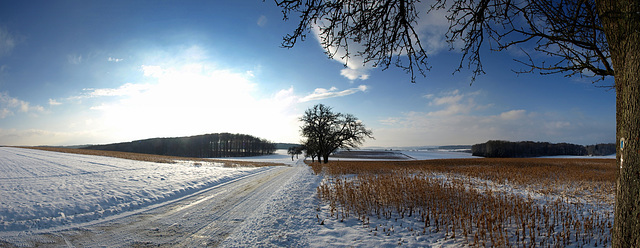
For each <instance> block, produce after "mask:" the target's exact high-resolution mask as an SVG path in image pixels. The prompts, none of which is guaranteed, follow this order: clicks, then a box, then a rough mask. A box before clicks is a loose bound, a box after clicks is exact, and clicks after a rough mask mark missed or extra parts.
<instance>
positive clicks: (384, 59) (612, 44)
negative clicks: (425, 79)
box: [275, 0, 640, 247]
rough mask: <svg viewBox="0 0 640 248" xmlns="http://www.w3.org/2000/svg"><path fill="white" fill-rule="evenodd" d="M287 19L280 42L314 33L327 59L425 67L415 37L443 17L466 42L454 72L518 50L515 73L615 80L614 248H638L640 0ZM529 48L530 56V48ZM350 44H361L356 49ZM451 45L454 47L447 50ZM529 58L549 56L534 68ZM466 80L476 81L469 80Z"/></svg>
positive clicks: (506, 0) (310, 10)
mask: <svg viewBox="0 0 640 248" xmlns="http://www.w3.org/2000/svg"><path fill="white" fill-rule="evenodd" d="M275 2H276V4H277V5H278V6H280V7H281V8H282V13H283V15H284V19H285V20H286V19H289V18H290V17H291V16H292V15H294V14H297V15H298V16H299V24H298V26H297V28H296V29H295V30H294V31H293V32H292V33H290V34H288V35H286V36H285V37H284V41H283V46H284V47H293V46H294V45H295V44H296V42H297V41H298V40H304V38H305V37H306V34H308V32H309V31H310V30H311V29H317V30H318V35H319V38H320V41H321V44H322V46H323V47H324V48H325V51H327V54H328V56H329V57H330V58H332V57H333V56H335V55H336V54H338V53H337V52H338V51H344V52H343V54H344V55H342V53H341V56H343V57H344V58H343V59H344V61H347V59H348V58H350V57H352V56H360V57H362V59H363V61H364V63H372V65H373V66H377V67H382V68H383V69H385V68H388V67H389V66H390V65H391V64H392V63H394V64H395V65H396V66H398V67H400V68H403V69H404V70H406V71H407V72H408V73H410V74H411V81H412V82H415V74H416V72H418V73H420V74H422V75H425V71H427V70H429V68H430V67H429V65H428V64H427V53H426V52H425V50H424V49H423V47H422V45H421V41H420V35H419V34H418V32H417V31H416V29H415V27H416V26H417V20H418V18H419V17H421V13H420V11H422V14H424V15H428V14H430V13H432V12H433V11H434V10H446V11H447V16H446V18H447V19H448V21H449V24H450V25H449V30H448V32H447V40H448V41H449V42H451V44H453V43H454V42H461V43H463V47H462V50H461V52H462V56H461V60H460V64H459V66H458V68H456V69H455V70H456V71H458V70H461V69H464V68H465V67H466V68H468V69H470V70H472V71H473V80H475V78H476V76H478V75H480V74H484V73H485V72H484V69H483V67H482V60H481V58H482V56H481V52H482V51H483V49H484V48H485V47H490V49H491V50H495V51H503V50H506V49H521V50H522V51H523V52H525V54H527V55H528V56H527V57H528V59H526V60H518V61H519V62H520V63H522V64H523V65H524V66H525V68H527V69H525V70H521V71H518V72H534V71H537V72H540V73H541V74H554V73H562V74H564V75H566V76H574V75H580V76H587V77H593V79H594V82H597V81H599V80H601V79H603V78H605V77H607V76H613V77H614V79H615V85H613V86H609V87H613V88H615V90H616V94H617V95H616V110H617V113H616V119H617V124H616V139H617V140H618V141H619V142H620V146H619V147H618V151H617V162H618V164H619V165H620V176H619V180H618V188H617V194H616V210H615V224H614V227H613V246H614V247H640V235H638V234H639V233H640V152H639V151H640V146H639V145H638V143H639V142H640V118H638V117H639V116H640V76H639V74H638V71H639V70H640V32H638V30H640V2H638V1H633V0H610V1H604V0H597V1H596V0H572V1H570V0H535V1H532V0H521V1H512V0H479V1H472V0H466V1H465V0H449V1H446V0H434V1H433V2H432V4H431V5H430V6H429V7H427V8H426V9H417V8H416V3H418V0H378V1H363V0H275ZM529 46H532V47H533V48H532V49H527V48H528V47H529ZM353 47H358V49H357V50H356V51H353V49H352V48H353ZM452 47H453V45H452ZM531 53H542V54H544V55H548V57H547V59H545V60H544V61H542V62H540V61H539V60H534V59H532V56H529V55H530V54H531ZM473 80H472V82H473Z"/></svg>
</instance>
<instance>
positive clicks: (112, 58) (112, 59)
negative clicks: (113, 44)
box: [107, 57, 124, 63]
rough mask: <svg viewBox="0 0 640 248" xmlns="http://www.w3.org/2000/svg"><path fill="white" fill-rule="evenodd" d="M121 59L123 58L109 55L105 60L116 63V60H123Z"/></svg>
mask: <svg viewBox="0 0 640 248" xmlns="http://www.w3.org/2000/svg"><path fill="white" fill-rule="evenodd" d="M123 60H124V59H119V58H114V57H109V58H107V61H109V62H116V63H118V62H120V61H123Z"/></svg>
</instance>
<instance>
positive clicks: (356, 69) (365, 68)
mask: <svg viewBox="0 0 640 248" xmlns="http://www.w3.org/2000/svg"><path fill="white" fill-rule="evenodd" d="M318 25H322V23H320V22H319V23H317V24H316V25H313V26H312V27H311V31H312V32H313V34H314V36H315V37H316V40H317V41H318V43H321V42H322V41H321V37H320V28H319V26H318ZM349 49H350V54H356V53H357V51H358V50H361V49H360V46H359V45H358V44H355V43H353V44H350V46H349ZM326 52H327V53H330V54H334V56H333V59H334V60H336V61H338V62H340V63H342V64H343V65H345V66H346V68H344V69H342V70H340V75H342V76H344V77H346V78H348V79H349V80H351V81H353V80H356V79H360V80H367V79H369V71H370V70H371V69H372V67H371V66H370V65H365V63H364V60H363V59H362V57H360V56H349V57H346V56H345V55H346V52H345V51H344V49H339V50H338V49H337V48H336V47H329V48H328V51H326Z"/></svg>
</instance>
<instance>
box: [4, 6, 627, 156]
mask: <svg viewBox="0 0 640 248" xmlns="http://www.w3.org/2000/svg"><path fill="white" fill-rule="evenodd" d="M296 24H297V23H296V20H295V18H294V19H292V20H290V21H288V22H284V21H283V20H282V13H281V12H280V9H279V8H278V7H276V6H275V4H274V3H273V2H272V1H266V2H263V1H260V0H255V1H253V0H251V1H250V0H243V1H0V145H75V144H89V143H92V144H97V143H112V142H122V141H131V140H136V139H144V138H152V137H174V136H185V135H197V134H203V133H215V132H232V133H246V134H251V135H255V136H258V137H262V138H266V139H269V140H271V141H274V142H299V141H300V140H301V137H300V136H299V126H300V123H299V122H298V118H299V117H300V116H301V115H302V114H303V113H304V111H305V110H306V109H307V108H309V107H311V106H313V105H315V104H318V103H323V104H326V105H328V106H331V107H333V109H334V110H335V111H337V112H343V113H351V114H354V115H355V116H357V117H358V118H360V119H361V120H362V121H363V122H364V123H365V125H366V126H367V127H368V128H370V129H372V130H373V135H374V137H375V138H376V139H375V140H369V141H367V142H366V143H365V144H364V146H384V147H390V146H422V145H448V144H474V143H480V142H484V141H487V140H490V139H503V140H512V141H518V140H533V141H549V142H571V143H577V144H595V143H603V142H607V143H608V142H613V141H614V140H615V91H613V90H605V89H602V88H596V87H595V86H594V85H593V84H592V83H591V81H590V78H581V77H572V78H566V77H563V76H562V75H550V76H541V75H539V74H538V73H534V74H520V75H517V74H515V73H514V72H513V71H512V70H520V69H523V68H522V66H521V65H519V64H518V63H516V62H514V61H513V58H523V57H522V54H520V53H518V52H511V51H507V52H502V53H495V52H494V53H492V52H489V51H488V50H486V51H484V53H483V56H484V57H483V64H484V67H485V71H486V72H487V73H486V74H485V75H481V76H479V77H478V78H477V80H476V81H475V82H473V84H472V85H470V83H471V81H470V76H471V74H470V71H468V70H467V71H464V70H463V71H462V72H459V73H456V74H452V73H453V71H454V69H455V68H456V66H457V65H458V63H459V60H460V56H461V54H460V53H459V52H456V51H455V50H454V51H449V49H448V46H447V44H446V43H445V42H444V37H443V34H444V32H445V31H446V21H445V20H444V19H442V18H440V17H439V16H437V15H434V16H429V17H426V18H423V19H421V21H420V23H419V26H418V30H419V32H420V35H421V39H422V40H423V43H424V45H425V47H426V49H427V50H428V52H429V59H428V61H429V64H430V66H431V70H430V71H428V72H427V76H426V77H421V76H419V77H418V78H417V82H416V83H415V84H412V83H411V82H410V75H407V74H405V73H404V72H403V71H402V70H400V69H397V68H389V69H387V70H384V71H383V70H380V69H379V68H371V66H370V65H365V66H362V63H359V60H358V58H353V59H351V60H350V61H349V63H348V64H347V67H345V66H344V65H343V64H344V61H339V60H331V59H328V58H327V57H326V55H325V54H324V53H323V49H322V48H321V46H320V44H319V42H318V40H317V39H316V37H315V34H314V33H310V34H309V35H308V38H307V40H306V41H304V42H299V43H298V44H297V45H296V46H295V47H294V48H293V49H285V48H281V47H280V44H281V41H282V36H284V35H285V34H287V33H289V32H291V31H292V30H293V28H294V27H295V25H296ZM524 49H527V48H526V47H525V48H524ZM536 56H538V55H536ZM535 58H536V59H544V57H539V56H538V57H535ZM612 83H613V79H607V80H605V81H604V82H600V84H612Z"/></svg>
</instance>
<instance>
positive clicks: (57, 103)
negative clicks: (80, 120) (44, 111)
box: [49, 99, 62, 106]
mask: <svg viewBox="0 0 640 248" xmlns="http://www.w3.org/2000/svg"><path fill="white" fill-rule="evenodd" d="M49 105H50V106H58V105H62V103H61V102H58V101H56V100H55V99H49Z"/></svg>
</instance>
